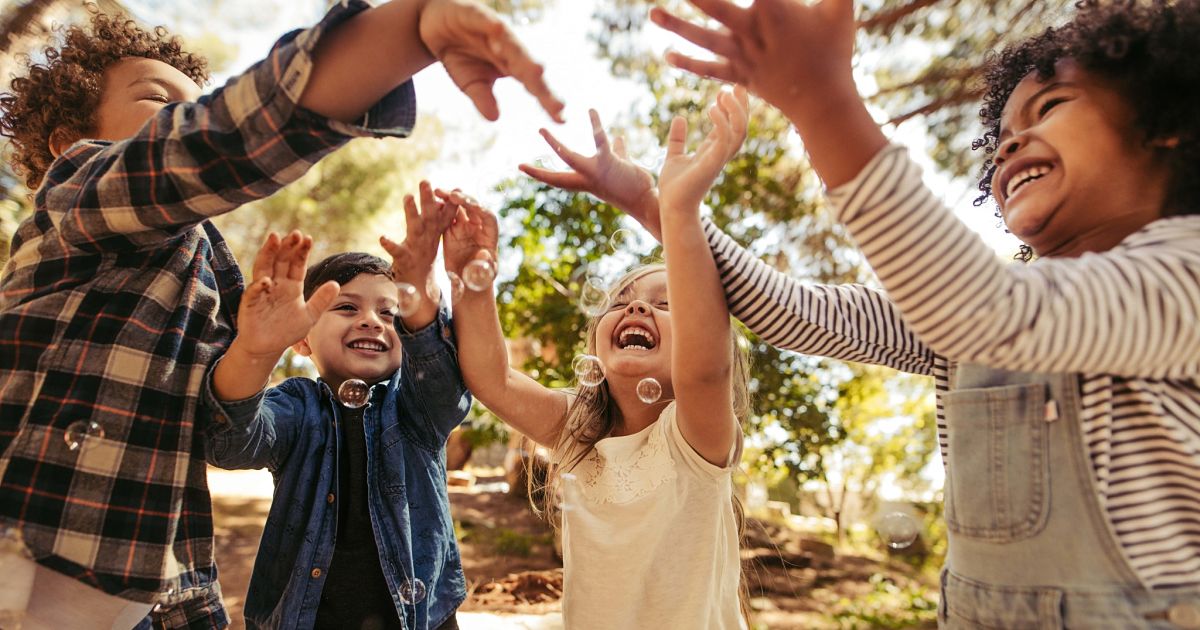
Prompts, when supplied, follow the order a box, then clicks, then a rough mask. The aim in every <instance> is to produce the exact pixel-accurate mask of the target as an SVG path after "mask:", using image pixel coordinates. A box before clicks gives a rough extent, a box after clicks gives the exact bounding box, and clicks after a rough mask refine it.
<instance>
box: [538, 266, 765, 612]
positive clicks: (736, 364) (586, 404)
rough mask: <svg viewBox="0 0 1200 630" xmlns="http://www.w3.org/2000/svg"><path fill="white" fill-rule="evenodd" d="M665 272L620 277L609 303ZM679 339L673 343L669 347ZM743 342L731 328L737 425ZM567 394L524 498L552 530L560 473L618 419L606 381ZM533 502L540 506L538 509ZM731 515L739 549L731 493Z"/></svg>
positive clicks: (592, 339) (744, 377) (744, 385)
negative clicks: (539, 480)
mask: <svg viewBox="0 0 1200 630" xmlns="http://www.w3.org/2000/svg"><path fill="white" fill-rule="evenodd" d="M666 270H667V268H666V266H665V265H663V264H661V263H654V264H646V265H641V266H638V267H635V268H634V269H632V270H630V271H629V272H627V273H625V275H623V276H622V277H621V278H620V279H618V280H617V281H616V282H615V283H614V284H613V286H612V287H611V288H610V289H609V300H610V301H611V300H613V299H615V298H616V297H617V296H618V295H620V294H621V292H623V291H624V290H625V289H626V288H628V287H629V286H630V285H632V284H633V283H634V282H637V281H638V280H640V279H642V278H645V277H646V276H648V275H650V274H653V273H659V272H663V273H665V272H666ZM603 316H604V313H601V314H599V315H596V316H594V317H592V318H591V319H590V320H588V324H587V328H586V332H585V336H586V338H587V344H586V347H587V353H588V354H590V355H595V354H596V329H597V327H598V326H599V324H600V319H601V318H602V317H603ZM681 341H682V340H679V339H676V340H675V343H680V342H681ZM744 343H745V338H744V337H743V336H742V334H741V332H740V330H739V329H738V327H737V326H731V327H730V334H729V347H730V356H731V357H732V365H731V366H730V370H731V378H730V388H731V393H732V394H733V397H732V402H733V414H734V417H736V418H737V421H738V426H739V427H741V426H744V423H745V422H746V420H747V419H748V418H749V416H750V357H749V352H747V350H746V347H745V346H744V345H743V344H744ZM572 393H573V394H574V395H573V396H572V398H573V399H572V401H571V403H570V405H568V407H567V413H566V414H565V415H564V416H563V421H562V422H561V423H560V425H559V430H558V434H557V436H556V437H555V439H554V444H553V446H552V447H551V449H550V466H549V470H548V471H547V473H546V476H545V482H544V486H543V487H541V488H536V487H535V486H536V485H537V484H535V483H530V484H529V497H530V502H531V503H532V504H533V506H534V509H535V510H537V511H538V512H539V513H544V515H545V516H546V518H547V520H548V521H549V522H550V523H551V524H552V525H553V526H554V527H555V528H558V527H560V526H561V518H560V516H561V515H560V513H559V505H558V500H557V498H558V497H559V496H560V495H559V492H560V490H561V488H560V479H561V477H560V476H561V474H562V473H567V472H570V471H571V470H573V469H574V468H575V467H576V466H577V465H579V462H581V461H583V460H584V458H586V457H587V456H588V454H589V453H591V452H592V450H593V449H595V448H596V443H597V442H599V441H600V440H603V439H604V438H606V437H608V436H610V435H612V432H613V430H614V429H616V428H617V423H618V422H619V421H620V409H618V408H617V406H616V405H614V404H611V398H610V396H609V392H608V381H607V380H605V381H601V382H600V384H599V385H596V386H594V387H577V388H575V389H574V390H573V392H572ZM530 479H532V477H531V478H530ZM539 494H540V497H539V496H538V495H539ZM539 499H540V501H539ZM539 503H541V506H540V508H539V505H538V504H539ZM733 511H734V515H735V517H736V519H737V532H738V545H739V547H740V546H741V538H742V532H743V530H744V528H745V518H744V515H743V510H742V504H741V501H739V500H738V498H737V495H736V494H735V495H734V497H733ZM739 582H740V587H739V597H738V599H739V605H740V607H741V612H742V616H743V617H744V618H745V619H746V623H747V626H749V625H750V616H749V613H750V607H749V596H748V590H747V588H746V580H745V575H744V574H743V575H742V579H741V580H739Z"/></svg>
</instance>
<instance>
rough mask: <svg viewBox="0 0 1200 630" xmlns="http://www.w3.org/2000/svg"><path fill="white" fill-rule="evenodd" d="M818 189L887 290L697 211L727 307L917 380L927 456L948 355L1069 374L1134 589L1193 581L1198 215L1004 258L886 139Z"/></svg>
mask: <svg viewBox="0 0 1200 630" xmlns="http://www.w3.org/2000/svg"><path fill="white" fill-rule="evenodd" d="M830 198H831V200H832V201H833V202H834V204H835V206H837V207H838V208H839V218H840V219H841V220H842V221H844V222H845V223H846V224H847V225H848V227H849V228H850V231H851V233H852V234H853V235H854V237H855V240H856V241H857V243H858V244H859V246H860V247H861V248H862V251H863V253H864V254H865V255H866V257H867V259H868V260H869V261H870V262H871V264H872V266H873V268H874V270H875V272H876V274H877V275H878V277H879V279H880V281H881V282H882V284H883V286H884V287H886V289H887V291H886V293H885V292H884V291H880V290H877V289H872V288H869V287H864V286H861V285H842V286H826V285H815V284H806V283H802V282H799V281H797V280H795V279H793V278H790V277H787V276H785V275H783V274H781V273H779V272H778V271H776V270H774V269H773V268H771V267H769V266H768V265H766V264H764V263H763V262H761V261H759V260H757V259H756V258H755V257H754V256H753V255H752V254H750V253H749V252H747V251H746V250H744V249H742V248H741V247H740V246H738V245H737V244H736V243H735V242H734V241H733V240H732V239H730V238H729V237H728V236H727V235H725V234H724V233H722V232H721V231H720V230H718V229H717V228H716V227H715V226H714V225H713V224H711V223H708V222H705V231H706V233H707V236H708V240H709V243H710V245H711V246H712V250H713V256H714V258H715V259H716V262H717V267H718V268H719V269H720V272H721V278H722V281H723V283H724V285H725V291H726V294H727V297H728V299H729V308H730V311H731V312H732V314H733V315H734V316H735V317H737V318H738V319H740V320H741V321H742V322H744V323H745V324H746V325H747V326H749V327H750V329H751V330H753V331H754V332H755V333H757V334H758V335H759V336H761V337H763V338H764V339H765V340H767V341H768V342H770V343H772V344H774V345H776V346H779V347H781V348H786V349H789V350H793V351H796V352H801V353H804V354H812V355H820V356H826V357H831V358H836V359H841V360H846V361H858V362H864V363H872V364H878V365H885V366H888V367H892V368H895V369H898V370H903V371H906V372H912V373H916V374H926V375H932V376H933V377H934V379H935V382H936V385H937V392H938V404H937V410H938V440H939V443H940V446H941V451H942V456H943V460H944V459H945V455H946V448H947V441H946V425H945V420H944V416H943V413H942V402H941V396H942V394H943V393H944V392H946V391H947V389H948V380H947V368H948V366H949V364H950V362H951V361H961V362H967V361H969V362H973V363H980V364H984V365H988V366H991V367H994V368H999V369H1006V370H1013V371H1031V372H1032V371H1036V372H1071V373H1079V374H1081V383H1082V385H1081V388H1082V392H1081V393H1082V402H1083V415H1082V422H1083V428H1084V432H1085V436H1086V440H1087V449H1088V454H1089V456H1090V458H1091V462H1092V469H1093V471H1094V473H1095V479H1096V486H1097V488H1098V490H1099V493H1100V499H1101V501H1102V505H1103V506H1104V508H1105V510H1106V512H1107V515H1108V518H1109V519H1110V520H1111V522H1112V524H1113V527H1114V530H1115V531H1116V532H1117V536H1118V538H1119V540H1120V543H1121V546H1122V548H1123V549H1124V551H1125V553H1126V555H1127V557H1128V559H1129V561H1130V563H1131V565H1132V566H1133V568H1134V569H1135V570H1136V572H1137V574H1138V576H1139V577H1140V578H1141V579H1142V580H1143V582H1144V583H1145V585H1146V586H1147V587H1150V588H1167V587H1175V586H1200V326H1198V325H1197V324H1198V323H1200V322H1198V320H1200V318H1198V314H1200V216H1180V217H1172V218H1166V219H1160V220H1158V221H1155V222H1153V223H1150V224H1149V225H1146V226H1145V227H1143V228H1142V229H1141V230H1139V231H1138V232H1136V233H1134V234H1131V235H1130V236H1128V237H1127V238H1126V239H1125V240H1124V241H1122V242H1121V243H1120V244H1119V245H1117V246H1116V247H1114V248H1113V249H1112V250H1110V251H1107V252H1103V253H1099V254H1096V253H1089V254H1085V255H1083V256H1080V257H1079V258H1070V259H1065V258H1064V259H1059V258H1055V259H1040V260H1038V261H1037V262H1036V263H1034V264H1030V265H1015V264H1006V263H1004V262H1002V261H1001V260H1000V259H999V258H998V257H997V256H996V255H995V254H994V253H993V251H992V250H991V248H989V247H988V246H987V245H986V244H985V243H984V242H983V241H982V240H981V239H980V237H979V236H978V235H977V234H975V233H974V232H973V231H971V230H970V229H969V228H968V227H966V226H965V225H964V224H963V223H961V222H960V221H958V220H957V219H956V218H955V217H954V215H953V214H952V213H951V212H950V210H949V209H947V208H946V207H945V206H944V205H943V204H942V203H941V202H940V201H939V200H938V199H937V198H936V197H934V195H933V194H932V193H931V192H930V191H929V190H928V189H927V188H926V187H925V186H924V184H923V183H922V179H921V171H920V169H919V168H918V167H917V166H916V165H914V164H913V163H912V162H911V161H910V160H909V158H908V155H907V153H906V151H905V150H904V149H903V148H900V147H889V148H887V149H885V150H884V151H882V152H880V153H879V155H877V156H876V157H875V158H874V159H873V160H872V161H871V162H870V164H868V165H867V166H866V167H865V168H864V169H863V171H862V172H861V173H859V175H858V177H856V178H855V180H854V181H852V182H850V183H848V184H846V185H844V186H842V187H840V188H838V189H837V190H834V191H831V193H830Z"/></svg>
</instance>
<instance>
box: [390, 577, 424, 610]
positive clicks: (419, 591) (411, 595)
mask: <svg viewBox="0 0 1200 630" xmlns="http://www.w3.org/2000/svg"><path fill="white" fill-rule="evenodd" d="M397 595H399V596H400V602H401V603H403V604H406V605H409V606H411V605H413V604H419V603H420V602H421V600H423V599H425V583H424V582H422V581H421V580H420V579H419V578H409V579H407V580H405V581H404V583H403V584H401V585H400V591H399V592H398V593H397Z"/></svg>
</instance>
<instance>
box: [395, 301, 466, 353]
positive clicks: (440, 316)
mask: <svg viewBox="0 0 1200 630" xmlns="http://www.w3.org/2000/svg"><path fill="white" fill-rule="evenodd" d="M393 322H394V323H395V326H396V333H397V334H399V335H400V345H401V346H403V347H404V353H405V354H407V355H408V356H409V357H411V358H413V359H428V358H430V357H435V356H437V355H439V354H441V353H443V352H446V351H449V352H450V353H451V354H453V355H455V356H457V354H458V347H457V346H456V345H455V339H454V326H453V321H452V320H451V318H450V309H449V308H448V307H447V306H446V303H445V302H442V303H441V304H439V305H438V312H437V317H435V318H434V319H433V321H432V322H429V324H428V325H427V326H425V327H424V328H422V329H420V330H418V331H415V332H414V331H410V330H409V329H408V328H407V327H405V326H404V320H402V319H401V318H399V317H396V318H394V319H393Z"/></svg>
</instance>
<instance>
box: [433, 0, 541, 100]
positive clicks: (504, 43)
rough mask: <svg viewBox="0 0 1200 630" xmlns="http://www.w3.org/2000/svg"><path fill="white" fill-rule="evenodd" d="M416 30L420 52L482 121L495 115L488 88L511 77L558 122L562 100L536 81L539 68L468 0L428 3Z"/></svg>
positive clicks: (501, 26) (503, 29) (489, 16)
mask: <svg viewBox="0 0 1200 630" xmlns="http://www.w3.org/2000/svg"><path fill="white" fill-rule="evenodd" d="M419 29H420V35H421V41H422V42H424V44H425V47H426V48H428V49H429V52H430V53H431V54H432V55H433V56H434V57H435V58H436V59H437V60H438V61H440V62H441V63H442V65H443V66H444V67H445V68H446V72H447V73H448V74H449V75H450V78H451V79H452V80H453V81H454V84H455V85H457V86H458V89H460V90H462V91H463V93H464V94H466V95H467V96H468V97H469V98H470V99H471V101H472V102H473V103H474V104H475V108H476V109H478V110H479V113H480V114H482V115H483V117H484V118H486V119H488V120H496V119H497V118H499V116H500V110H499V107H498V106H497V105H496V96H495V94H494V93H493V92H492V85H493V84H494V83H495V82H496V80H497V79H500V78H502V77H513V78H514V79H516V80H517V81H520V82H521V85H524V86H525V89H526V90H528V91H529V93H530V94H532V95H533V96H534V97H535V98H537V100H538V102H539V103H541V105H542V108H543V109H545V110H546V112H547V113H548V114H550V117H551V118H553V119H554V120H555V121H557V122H562V120H563V119H562V110H563V104H562V101H560V100H558V98H556V97H555V96H554V94H552V93H551V92H550V88H549V87H548V86H547V85H546V82H545V80H544V79H543V78H542V73H543V70H542V65H541V64H539V63H537V62H535V61H534V60H533V59H532V58H531V57H530V56H529V52H528V51H526V50H525V47H524V46H522V45H521V42H520V41H518V40H517V38H516V36H515V35H514V34H513V32H512V31H511V30H510V29H509V28H508V26H507V25H505V24H504V22H502V21H501V20H500V18H499V17H497V16H496V14H495V13H494V12H493V11H492V10H491V9H488V8H487V7H485V6H483V5H481V4H479V3H477V2H474V1H473V0H429V3H428V4H427V5H426V6H425V8H424V10H422V12H421V21H420V25H419Z"/></svg>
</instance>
